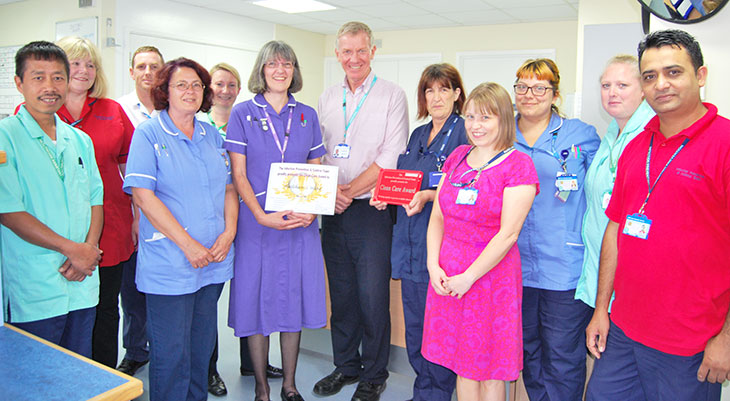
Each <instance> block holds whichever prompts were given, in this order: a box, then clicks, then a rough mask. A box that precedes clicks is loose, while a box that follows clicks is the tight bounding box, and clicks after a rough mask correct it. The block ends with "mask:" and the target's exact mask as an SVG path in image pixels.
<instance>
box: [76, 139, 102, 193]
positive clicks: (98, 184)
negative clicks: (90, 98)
mask: <svg viewBox="0 0 730 401" xmlns="http://www.w3.org/2000/svg"><path fill="white" fill-rule="evenodd" d="M78 134H79V137H81V138H83V141H84V147H85V148H86V155H85V157H86V160H90V162H89V163H88V164H89V167H90V168H88V169H87V170H86V171H88V174H89V195H90V199H89V203H90V204H91V206H99V205H103V204H104V184H103V182H102V181H101V174H99V166H98V165H97V164H96V157H95V155H94V144H93V142H92V141H91V138H90V137H89V136H88V135H86V134H85V133H83V132H82V131H80V130H79V131H78Z"/></svg>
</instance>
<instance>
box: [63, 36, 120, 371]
mask: <svg viewBox="0 0 730 401" xmlns="http://www.w3.org/2000/svg"><path fill="white" fill-rule="evenodd" d="M57 44H58V46H60V47H61V48H62V49H63V50H64V51H65V52H66V56H67V57H68V60H69V63H70V67H71V70H70V73H69V81H68V83H69V87H68V94H67V96H66V102H65V103H64V105H63V106H62V107H61V109H60V110H58V116H59V117H60V118H61V119H62V120H63V121H64V122H66V123H67V124H71V125H72V126H74V127H76V128H78V129H80V130H82V131H84V132H85V133H86V134H88V135H89V136H90V137H91V140H92V142H93V143H94V153H95V154H96V163H97V165H98V166H99V172H100V173H101V179H102V181H103V182H104V228H103V230H102V232H101V239H100V241H99V248H101V250H102V251H103V252H104V254H103V255H102V259H101V263H100V264H99V266H100V269H99V305H98V306H97V308H96V322H95V324H94V334H93V338H92V358H93V359H94V360H95V361H97V362H100V363H103V364H104V365H107V366H109V367H111V368H115V367H116V364H117V348H118V345H117V342H118V340H117V339H118V336H119V305H118V302H119V301H118V299H119V288H120V285H121V280H122V265H123V264H124V262H126V261H127V260H129V258H130V257H131V255H132V252H134V242H133V240H132V221H133V218H132V205H131V199H130V197H129V196H128V195H127V194H125V193H124V192H123V191H122V175H123V173H124V166H125V164H126V162H127V152H128V151H129V142H130V141H131V139H132V132H134V126H133V125H132V123H131V122H130V121H129V119H128V118H127V115H126V114H125V113H124V110H123V109H122V107H121V106H120V105H119V103H117V102H115V101H114V100H111V99H108V98H106V97H105V96H106V90H107V88H106V77H105V76H104V72H103V71H102V67H101V57H100V56H99V50H98V49H97V48H96V46H94V44H93V43H91V41H89V40H88V39H83V38H79V37H73V36H67V37H65V38H62V39H60V40H59V41H58V42H57ZM120 171H121V173H122V174H120Z"/></svg>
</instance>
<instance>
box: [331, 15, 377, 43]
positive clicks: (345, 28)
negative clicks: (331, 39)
mask: <svg viewBox="0 0 730 401" xmlns="http://www.w3.org/2000/svg"><path fill="white" fill-rule="evenodd" d="M360 32H363V33H365V34H366V35H367V36H368V47H369V48H371V49H372V48H373V31H371V30H370V27H369V26H367V24H365V23H364V22H360V21H350V22H345V24H344V25H342V26H341V27H340V29H339V30H338V31H337V36H336V37H335V49H339V48H340V38H341V37H343V36H345V35H357V34H358V33H360Z"/></svg>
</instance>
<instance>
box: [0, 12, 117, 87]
mask: <svg viewBox="0 0 730 401" xmlns="http://www.w3.org/2000/svg"><path fill="white" fill-rule="evenodd" d="M94 4H95V5H94V7H88V8H79V2H78V0H25V1H21V2H18V3H10V4H6V5H2V6H0V26H1V27H2V35H0V46H14V45H24V44H26V43H28V42H32V41H35V40H48V41H51V42H52V41H54V40H55V39H56V22H57V21H68V20H73V19H78V18H86V17H98V18H99V32H98V38H99V45H100V46H99V48H100V49H101V58H102V65H103V67H104V73H105V74H106V75H107V78H109V79H108V81H109V85H110V86H109V93H113V92H114V87H113V85H114V79H113V77H114V74H115V73H116V69H115V68H114V49H113V48H107V47H104V46H103V44H104V43H105V42H106V35H105V33H106V29H105V24H106V19H107V18H113V17H114V10H115V6H116V0H96V1H95V2H94Z"/></svg>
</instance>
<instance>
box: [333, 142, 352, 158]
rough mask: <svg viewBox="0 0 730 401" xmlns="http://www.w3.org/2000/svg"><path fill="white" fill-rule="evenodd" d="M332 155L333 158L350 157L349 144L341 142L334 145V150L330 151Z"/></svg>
mask: <svg viewBox="0 0 730 401" xmlns="http://www.w3.org/2000/svg"><path fill="white" fill-rule="evenodd" d="M332 157H334V158H335V159H349V158H350V145H348V144H346V143H341V144H339V145H337V146H335V150H334V151H333V152H332Z"/></svg>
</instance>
